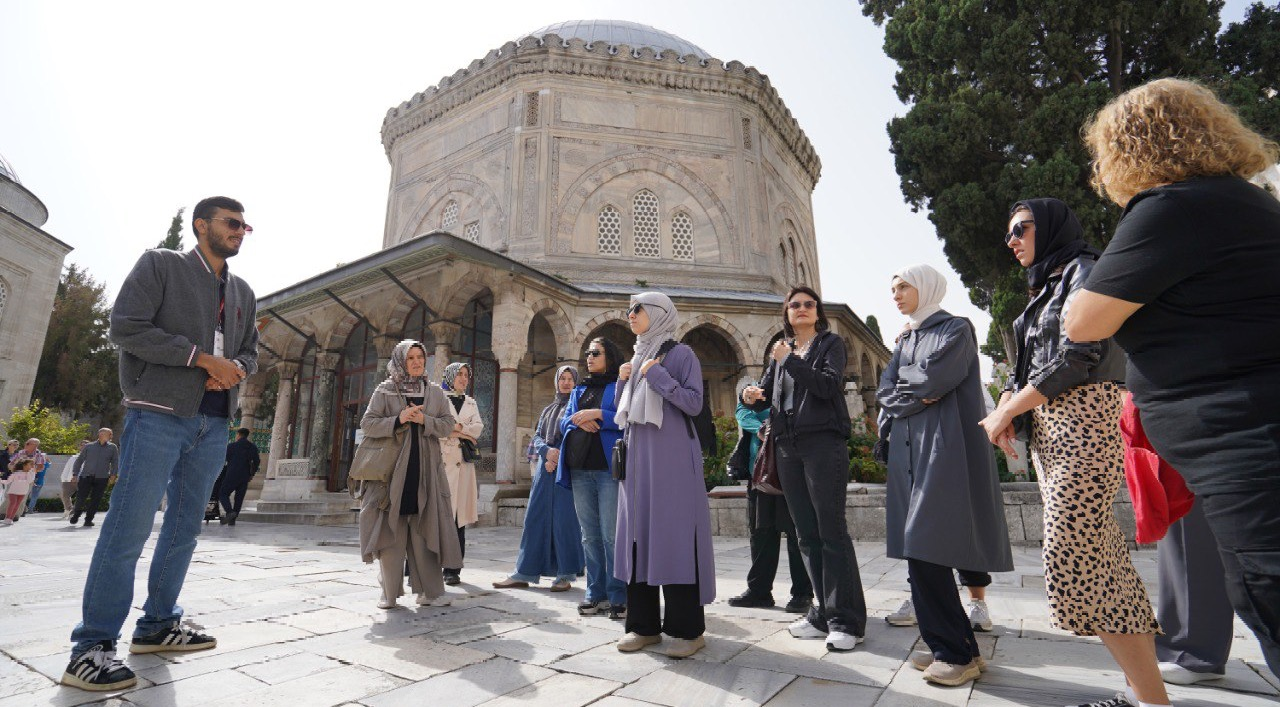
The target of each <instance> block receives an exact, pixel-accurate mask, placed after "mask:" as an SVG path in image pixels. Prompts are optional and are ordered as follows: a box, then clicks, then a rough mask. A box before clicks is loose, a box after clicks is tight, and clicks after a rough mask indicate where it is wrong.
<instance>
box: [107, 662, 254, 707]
mask: <svg viewBox="0 0 1280 707" xmlns="http://www.w3.org/2000/svg"><path fill="white" fill-rule="evenodd" d="M262 686H263V683H262V682H260V681H258V680H254V679H253V678H251V677H249V676H248V675H245V674H243V673H237V672H236V671H234V670H219V671H217V672H214V673H206V674H204V675H197V676H195V677H191V678H187V679H185V680H179V681H177V682H171V683H166V684H164V685H155V686H153V687H148V688H146V689H143V690H134V691H131V692H129V693H127V697H126V699H127V700H128V701H129V702H130V703H131V704H135V705H140V707H172V705H182V707H187V706H188V705H191V706H192V707H195V706H196V705H207V704H214V703H217V704H223V700H225V699H227V698H231V697H235V696H236V695H239V694H241V693H244V692H250V691H252V690H256V689H258V688H260V687H262Z"/></svg>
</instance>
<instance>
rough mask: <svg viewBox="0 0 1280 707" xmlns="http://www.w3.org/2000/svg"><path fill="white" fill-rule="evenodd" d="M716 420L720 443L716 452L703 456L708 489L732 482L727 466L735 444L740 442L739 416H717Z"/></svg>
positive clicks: (703, 473)
mask: <svg viewBox="0 0 1280 707" xmlns="http://www.w3.org/2000/svg"><path fill="white" fill-rule="evenodd" d="M715 420H716V437H717V438H718V439H719V442H720V444H718V445H716V453H715V454H706V455H703V457H702V480H703V482H704V483H705V484H706V486H707V490H708V491H710V490H711V489H713V488H715V487H717V486H724V485H726V484H729V483H732V479H730V478H729V472H728V470H727V469H726V467H727V466H728V464H729V456H730V455H732V454H733V448H734V446H735V445H737V444H738V420H737V418H734V417H717V418H715Z"/></svg>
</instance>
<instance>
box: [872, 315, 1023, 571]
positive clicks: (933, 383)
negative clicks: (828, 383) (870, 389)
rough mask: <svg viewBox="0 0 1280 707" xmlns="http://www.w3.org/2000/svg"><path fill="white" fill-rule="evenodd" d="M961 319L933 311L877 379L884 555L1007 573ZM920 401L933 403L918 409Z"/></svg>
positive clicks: (974, 372)
mask: <svg viewBox="0 0 1280 707" xmlns="http://www.w3.org/2000/svg"><path fill="white" fill-rule="evenodd" d="M985 395H986V393H985V392H984V391H983V390H982V379H981V374H980V372H979V370H978V342H977V339H976V336H975V335H974V332H973V325H972V324H970V323H969V320H967V319H964V318H961V317H956V316H953V315H951V314H949V313H947V312H945V311H942V312H938V313H936V314H934V315H933V316H931V317H929V318H928V319H926V320H925V321H924V323H923V324H922V325H921V326H920V328H919V329H917V330H915V331H910V332H907V333H905V334H903V336H902V339H901V340H900V341H899V342H898V346H897V347H896V348H895V349H894V352H893V357H892V358H891V359H889V367H888V368H887V369H886V370H885V372H884V375H883V376H882V377H881V379H880V390H879V393H878V399H879V401H880V406H881V408H882V410H883V411H884V415H885V416H886V417H887V418H889V420H888V424H891V425H892V427H891V429H890V432H889V436H888V443H889V483H888V499H887V502H886V525H887V527H888V533H887V539H886V545H887V548H886V552H885V554H886V555H888V556H889V557H892V558H895V559H905V558H912V559H917V560H924V561H925V562H932V563H934V564H938V565H943V566H946V567H954V568H956V569H963V570H972V571H975V572H1008V571H1011V570H1012V569H1013V554H1012V552H1011V551H1010V549H1009V531H1008V528H1007V526H1006V524H1005V518H1004V501H1003V499H1002V498H1001V495H1000V479H999V477H998V476H997V474H996V464H995V456H994V455H993V454H992V451H991V443H990V442H989V441H988V440H987V435H986V433H985V432H984V431H983V429H982V427H980V426H979V425H978V422H979V421H980V420H982V418H983V417H985V416H986V405H985V403H984V397H983V396H985ZM924 400H937V402H935V403H933V404H931V405H925V404H924V403H923V402H922V401H924Z"/></svg>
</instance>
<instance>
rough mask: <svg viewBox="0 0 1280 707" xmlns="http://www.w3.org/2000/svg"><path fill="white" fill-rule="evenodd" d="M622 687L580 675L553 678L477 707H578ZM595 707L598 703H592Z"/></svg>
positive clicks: (594, 701)
mask: <svg viewBox="0 0 1280 707" xmlns="http://www.w3.org/2000/svg"><path fill="white" fill-rule="evenodd" d="M619 687H622V685H621V684H620V683H616V682H610V681H608V680H598V679H596V678H591V677H586V676H583V675H554V676H552V677H549V678H547V679H546V680H543V681H541V682H536V683H534V684H532V685H530V686H528V687H526V688H523V689H520V690H516V691H515V692H512V693H510V694H508V695H503V696H502V697H499V698H497V699H493V700H489V701H488V702H484V703H482V704H481V707H582V705H589V704H592V703H596V700H598V699H599V698H601V697H604V696H605V695H607V694H609V693H610V692H613V691H614V690H616V689H618V688H619ZM596 704H598V703H596Z"/></svg>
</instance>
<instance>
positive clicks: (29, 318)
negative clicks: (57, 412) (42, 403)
mask: <svg viewBox="0 0 1280 707" xmlns="http://www.w3.org/2000/svg"><path fill="white" fill-rule="evenodd" d="M48 220H49V210H48V209H46V208H45V206H44V204H43V203H41V201H40V199H38V198H37V197H36V195H35V194H32V193H31V191H30V190H28V189H27V188H26V187H24V186H22V182H21V181H19V180H18V175H17V173H16V172H15V171H14V169H13V166H12V165H10V164H9V163H8V162H7V161H5V159H4V157H3V156H0V418H4V419H8V418H9V416H10V415H12V414H13V409H14V408H15V407H26V406H27V405H28V404H29V403H30V402H31V391H32V389H33V388H34V387H35V382H36V368H37V367H39V365H40V353H41V352H42V351H43V350H44V337H45V334H46V333H47V332H48V330H49V315H50V314H52V313H53V298H54V296H55V295H56V294H57V293H58V280H59V278H60V277H61V276H62V261H63V260H64V259H65V258H66V257H67V253H70V252H71V246H69V245H67V244H66V243H63V242H62V241H60V240H58V239H57V238H54V237H53V236H51V235H49V234H48V233H45V232H44V231H43V230H41V227H42V226H44V224H45V222H46V221H48Z"/></svg>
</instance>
